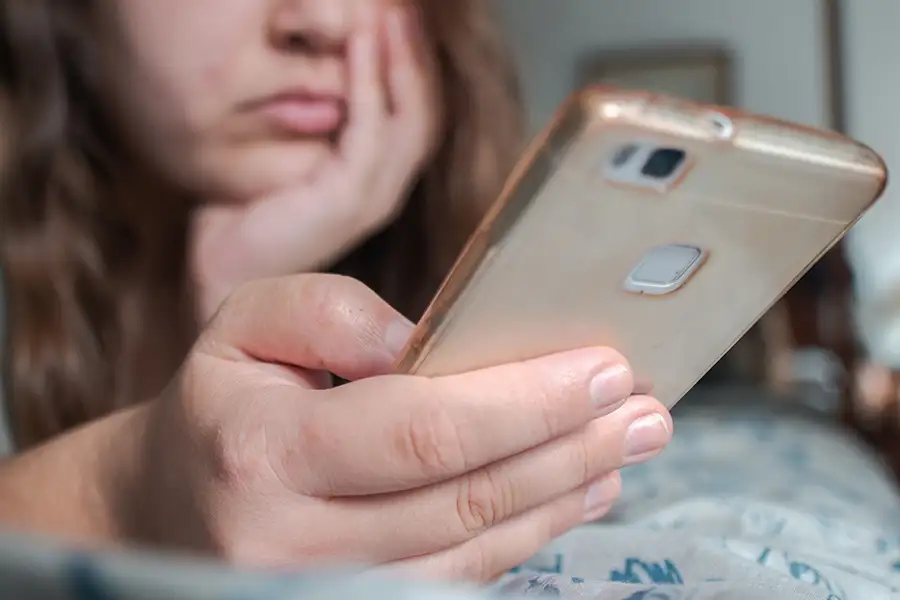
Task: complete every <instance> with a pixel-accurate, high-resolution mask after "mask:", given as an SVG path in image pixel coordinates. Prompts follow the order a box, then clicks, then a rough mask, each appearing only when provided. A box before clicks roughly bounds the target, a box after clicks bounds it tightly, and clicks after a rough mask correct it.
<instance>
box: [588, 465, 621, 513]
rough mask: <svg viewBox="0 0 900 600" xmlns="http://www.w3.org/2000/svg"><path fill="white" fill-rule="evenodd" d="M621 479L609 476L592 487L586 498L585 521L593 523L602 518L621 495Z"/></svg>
mask: <svg viewBox="0 0 900 600" xmlns="http://www.w3.org/2000/svg"><path fill="white" fill-rule="evenodd" d="M619 488H620V484H619V477H618V476H616V475H607V476H606V477H604V478H603V479H600V480H598V481H596V482H594V483H593V484H591V486H590V487H588V491H587V494H585V496H584V520H585V521H586V522H587V521H593V520H595V519H598V518H600V516H602V515H603V514H604V513H606V511H607V510H609V506H610V504H612V503H613V502H614V501H615V499H616V497H618V495H619Z"/></svg>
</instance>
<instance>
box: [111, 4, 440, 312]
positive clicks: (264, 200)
mask: <svg viewBox="0 0 900 600" xmlns="http://www.w3.org/2000/svg"><path fill="white" fill-rule="evenodd" d="M105 13H106V14H105V20H106V22H107V25H108V26H107V27H105V28H104V29H105V30H108V31H109V32H111V33H110V34H108V35H107V38H105V40H104V42H105V44H106V47H107V51H106V52H104V54H105V55H106V56H108V57H109V58H108V61H109V62H108V64H107V65H106V72H107V73H108V76H107V80H108V81H110V82H114V83H112V84H111V85H110V94H109V96H110V102H109V103H110V105H111V106H113V107H114V109H115V111H116V113H117V115H118V121H119V123H120V125H121V128H122V129H123V130H124V131H125V132H126V134H127V136H128V138H129V139H130V140H131V141H132V145H133V146H134V147H135V148H136V149H137V153H138V154H139V155H140V156H142V157H144V158H145V159H146V160H147V162H148V164H149V165H151V166H152V168H153V169H154V170H155V171H156V172H159V173H163V174H164V176H165V178H166V179H167V180H169V181H170V182H171V183H173V184H175V185H178V186H181V187H184V188H185V189H190V190H199V191H200V193H201V195H202V196H203V201H204V202H205V203H206V204H207V206H206V207H205V208H204V209H203V210H201V211H199V212H198V214H197V219H196V225H195V230H194V235H193V236H192V237H193V251H192V266H193V272H194V276H195V279H196V281H197V283H198V285H199V287H200V290H201V299H200V305H201V306H200V309H201V317H202V318H203V319H204V320H205V319H206V318H208V317H209V316H211V315H212V313H213V312H214V311H215V309H216V308H217V307H218V305H219V303H220V302H221V300H222V299H223V298H224V297H225V296H227V295H228V293H230V292H231V291H232V290H233V289H234V287H235V286H236V285H238V284H239V283H242V282H244V281H248V280H250V279H253V278H258V277H270V276H276V275H284V274H289V273H295V272H306V271H310V270H315V269H318V268H322V267H324V266H326V265H328V264H330V263H332V262H333V261H334V260H335V259H336V258H338V257H339V256H340V255H341V254H343V253H344V252H346V251H347V250H348V249H349V248H352V247H354V246H356V245H358V244H359V243H360V242H361V241H362V240H364V239H365V238H367V237H369V236H370V235H371V234H372V233H374V232H376V231H378V230H379V229H381V228H382V227H384V226H385V225H386V224H387V223H389V222H390V220H391V219H392V217H393V216H394V215H396V214H397V212H398V211H399V209H400V208H401V207H402V206H401V199H403V198H405V197H406V195H407V192H408V187H409V186H410V185H411V183H412V182H413V180H414V178H415V176H416V175H417V174H418V172H419V169H420V168H421V166H422V165H423V164H424V163H425V161H426V160H427V159H428V158H429V156H430V154H431V153H432V152H433V151H434V147H435V145H436V142H437V136H438V131H437V128H438V122H439V120H440V103H439V102H438V101H437V97H438V94H439V93H440V90H439V89H438V86H437V83H436V80H437V78H436V76H435V75H436V74H435V67H434V64H433V63H434V61H433V58H432V56H431V55H430V53H429V52H428V50H427V49H426V44H425V40H424V36H423V34H422V31H421V29H422V25H421V23H420V22H419V15H418V12H417V11H416V10H415V8H414V7H412V6H410V5H409V4H403V3H400V2H396V1H393V0H390V1H389V0H374V1H372V0H365V1H363V0H304V1H298V0H294V1H284V0H281V1H274V2H273V1H269V2H259V1H257V0H227V1H225V2H222V1H220V0H197V1H195V2H191V3H189V4H186V3H184V2H180V1H179V0H161V1H158V0H115V1H112V0H108V6H107V10H106V11H105ZM289 92H290V93H300V94H302V95H309V96H313V97H315V98H319V99H320V100H323V102H319V104H324V105H325V106H324V107H321V106H320V107H318V108H319V109H324V110H325V112H326V113H328V114H330V113H332V112H334V113H336V114H337V117H336V120H332V119H330V118H319V119H310V118H307V119H305V121H307V122H306V123H305V125H302V126H300V127H286V126H285V125H284V123H280V122H277V121H278V120H277V119H273V118H270V117H271V116H272V112H271V111H277V110H279V109H281V110H284V109H290V108H295V109H297V108H299V109H300V110H304V111H305V112H307V113H308V112H310V111H314V110H315V109H316V106H314V104H315V103H314V102H305V103H304V102H299V103H298V104H300V105H301V106H299V107H297V106H294V107H285V106H280V107H278V106H272V103H271V102H267V100H271V99H272V97H273V96H278V95H280V94H285V93H289ZM319 112H321V110H319ZM310 121H314V122H315V123H312V122H310ZM385 148H390V152H385Z"/></svg>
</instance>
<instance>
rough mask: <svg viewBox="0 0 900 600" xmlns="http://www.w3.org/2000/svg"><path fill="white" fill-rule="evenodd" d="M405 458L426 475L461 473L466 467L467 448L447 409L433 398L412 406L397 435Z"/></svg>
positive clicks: (401, 452)
mask: <svg viewBox="0 0 900 600" xmlns="http://www.w3.org/2000/svg"><path fill="white" fill-rule="evenodd" d="M399 438H400V439H399V443H398V446H399V449H400V454H401V457H402V459H403V460H404V462H406V461H412V462H414V463H416V465H417V467H418V468H419V469H421V470H422V471H423V473H424V474H425V475H426V476H436V475H447V474H456V473H461V472H464V471H465V470H466V467H467V462H468V461H467V460H466V452H465V449H464V448H463V444H462V439H461V436H460V432H459V429H458V427H457V425H456V423H454V421H453V419H452V418H451V417H450V415H449V414H448V413H447V411H446V410H445V409H444V408H443V407H442V406H441V405H440V404H438V403H436V402H429V403H425V404H423V405H422V406H421V407H419V408H417V409H415V410H414V411H413V412H412V414H411V416H410V418H409V419H408V421H407V425H406V430H405V431H403V432H401V433H400V435H399Z"/></svg>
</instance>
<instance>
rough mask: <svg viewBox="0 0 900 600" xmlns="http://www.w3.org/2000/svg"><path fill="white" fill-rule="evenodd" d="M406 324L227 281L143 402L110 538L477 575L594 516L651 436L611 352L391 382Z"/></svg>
mask: <svg viewBox="0 0 900 600" xmlns="http://www.w3.org/2000/svg"><path fill="white" fill-rule="evenodd" d="M410 331H411V326H410V324H409V323H408V322H407V321H406V320H404V319H403V318H402V317H401V316H400V315H399V314H397V313H396V312H395V311H394V310H393V309H391V308H390V307H389V306H388V305H387V304H385V303H384V302H383V301H382V300H381V299H379V298H378V297H376V296H375V294H374V293H373V292H371V291H370V290H369V289H367V288H365V287H364V286H363V285H362V284H360V283H358V282H356V281H354V280H351V279H347V278H342V277H337V276H328V275H299V276H293V277H289V278H282V279H271V280H262V281H258V282H256V283H251V284H247V285H245V286H243V287H241V288H240V289H239V290H238V291H237V292H236V293H235V294H234V295H233V296H232V297H231V298H230V299H229V300H227V301H226V302H225V304H224V305H223V308H222V310H221V311H220V312H219V313H218V314H217V315H216V317H215V318H214V319H213V320H212V322H211V324H210V326H209V328H208V330H207V331H206V332H205V333H204V334H203V335H202V336H201V339H200V341H199V342H198V344H197V345H196V347H195V349H194V350H193V352H192V353H191V354H190V356H189V357H188V359H187V361H186V363H185V364H184V367H183V369H182V371H181V374H180V375H179V377H178V378H177V379H176V380H175V381H174V382H173V383H172V385H171V386H170V388H169V391H168V392H167V394H166V395H165V396H164V397H163V398H161V399H160V400H159V401H157V402H156V403H155V404H154V405H153V406H152V408H150V409H149V412H148V413H147V417H146V424H145V429H146V431H145V437H144V439H145V442H146V444H145V446H146V454H145V456H146V460H143V461H139V466H138V476H137V477H136V479H137V480H138V481H139V482H140V483H139V484H138V487H139V488H140V493H139V494H138V497H137V498H128V499H126V501H125V502H123V503H122V506H125V507H131V508H130V509H129V510H131V509H133V511H131V512H130V513H129V515H128V518H127V519H125V521H124V524H123V527H124V530H125V531H130V532H131V534H132V535H134V536H137V537H139V538H140V539H142V540H144V541H150V542H153V543H156V544H159V545H164V546H168V547H176V548H183V549H191V550H199V551H202V552H205V553H211V554H216V555H219V556H222V557H226V558H228V559H231V560H233V561H236V562H238V563H242V564H249V565H265V566H287V565H290V566H292V567H297V566H300V567H305V566H321V565H327V564H329V563H332V564H335V563H347V562H361V563H364V564H371V565H384V566H386V567H387V568H389V569H399V570H401V571H403V572H411V573H412V574H415V575H418V576H427V577H436V578H467V579H475V580H488V579H491V578H493V577H495V576H497V575H499V574H502V573H503V572H504V571H506V570H508V569H510V568H512V567H514V566H516V565H517V564H520V563H521V562H523V561H524V560H526V559H528V558H529V557H530V556H531V555H532V554H533V553H535V552H536V551H537V550H538V549H540V547H541V546H542V545H544V544H545V543H547V542H549V541H550V540H551V539H552V538H554V537H556V536H558V535H560V534H562V533H564V532H565V531H567V530H568V529H570V528H572V527H574V526H576V525H578V524H580V523H583V522H585V521H589V520H593V519H596V518H597V517H599V516H601V515H602V514H604V513H605V512H606V511H607V510H608V509H609V507H610V506H611V505H612V504H613V502H614V501H615V500H616V498H617V496H618V494H619V489H620V479H619V476H618V474H617V470H618V469H619V468H620V467H622V466H625V465H629V464H634V463H637V462H641V461H644V460H647V459H649V458H650V457H652V456H654V455H655V454H657V453H658V452H659V451H660V450H661V449H662V448H663V446H665V444H666V443H667V442H668V440H669V437H670V435H671V431H672V424H671V420H670V417H669V415H668V413H667V412H666V411H665V409H664V408H663V407H662V406H661V405H660V404H659V403H658V402H657V401H656V400H654V399H653V398H650V397H646V396H632V395H631V394H632V391H633V382H632V376H631V373H630V370H629V367H628V365H627V363H626V362H625V360H624V359H623V358H622V357H621V356H620V355H618V354H617V353H616V352H615V351H613V350H610V349H604V348H588V349H582V350H575V351H571V352H566V353H563V354H558V355H553V356H547V357H543V358H538V359H535V360H531V361H527V362H522V363H518V364H507V365H501V366H497V367H494V368H489V369H483V370H479V371H475V372H470V373H462V374H459V375H453V376H448V377H439V378H423V377H416V376H401V375H392V374H391V369H392V365H393V364H394V361H395V359H396V358H397V355H398V353H399V352H400V351H401V349H402V348H403V346H404V344H405V343H406V341H407V338H408V336H409V333H410ZM329 373H334V374H336V375H338V376H340V377H343V378H346V379H349V380H351V383H349V384H346V385H343V386H340V387H336V388H332V387H330V385H329V381H330V376H329V375H328V374H329Z"/></svg>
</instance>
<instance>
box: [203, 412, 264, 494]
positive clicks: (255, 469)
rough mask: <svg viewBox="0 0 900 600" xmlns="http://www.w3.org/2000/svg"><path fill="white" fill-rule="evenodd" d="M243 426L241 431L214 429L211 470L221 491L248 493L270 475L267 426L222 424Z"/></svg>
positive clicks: (251, 421)
mask: <svg viewBox="0 0 900 600" xmlns="http://www.w3.org/2000/svg"><path fill="white" fill-rule="evenodd" d="M229 422H230V423H240V424H241V425H240V426H239V427H233V426H228V425H226V424H220V425H218V426H216V427H215V428H213V430H212V432H211V435H210V437H211V439H210V442H209V446H210V449H211V451H210V452H209V453H208V454H209V456H210V463H211V464H210V466H211V471H212V475H213V479H214V480H215V481H216V482H217V484H218V487H219V488H220V489H221V488H224V489H226V490H246V489H248V488H253V487H256V486H257V485H258V484H259V483H261V480H262V478H263V477H264V475H265V474H266V473H267V472H270V471H269V465H268V462H267V461H268V456H267V453H266V450H265V446H266V443H265V433H264V426H263V424H262V421H261V420H260V419H252V418H250V419H248V418H246V417H244V416H239V417H238V418H237V419H226V420H224V421H223V423H229Z"/></svg>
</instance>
